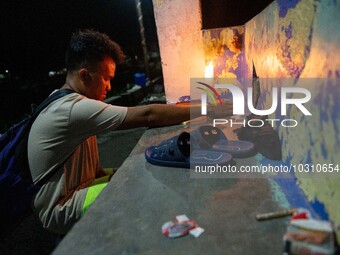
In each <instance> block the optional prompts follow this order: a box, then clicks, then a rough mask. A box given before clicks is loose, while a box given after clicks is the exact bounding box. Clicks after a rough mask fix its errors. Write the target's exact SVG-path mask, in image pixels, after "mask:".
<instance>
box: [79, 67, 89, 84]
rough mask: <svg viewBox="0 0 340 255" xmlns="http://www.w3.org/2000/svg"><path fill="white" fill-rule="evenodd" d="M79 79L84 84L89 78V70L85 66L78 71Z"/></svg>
mask: <svg viewBox="0 0 340 255" xmlns="http://www.w3.org/2000/svg"><path fill="white" fill-rule="evenodd" d="M78 74H79V78H80V80H81V81H82V82H83V83H84V85H86V83H87V81H88V80H89V79H90V78H91V77H90V74H89V71H88V70H87V69H86V68H82V69H80V70H79V72H78Z"/></svg>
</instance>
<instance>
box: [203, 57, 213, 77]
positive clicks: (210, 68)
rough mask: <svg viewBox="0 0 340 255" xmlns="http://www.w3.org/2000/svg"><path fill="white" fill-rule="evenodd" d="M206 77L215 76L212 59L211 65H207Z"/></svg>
mask: <svg viewBox="0 0 340 255" xmlns="http://www.w3.org/2000/svg"><path fill="white" fill-rule="evenodd" d="M204 78H214V65H213V63H212V61H210V62H209V65H207V66H206V67H205V70H204Z"/></svg>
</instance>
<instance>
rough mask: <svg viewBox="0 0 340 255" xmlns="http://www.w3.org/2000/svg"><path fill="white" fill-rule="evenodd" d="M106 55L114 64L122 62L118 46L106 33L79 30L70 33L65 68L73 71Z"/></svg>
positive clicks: (89, 64) (122, 57)
mask: <svg viewBox="0 0 340 255" xmlns="http://www.w3.org/2000/svg"><path fill="white" fill-rule="evenodd" d="M107 56H109V57H111V58H112V59H113V61H114V62H115V63H116V64H120V63H122V62H123V61H124V59H125V55H124V53H123V51H122V49H121V48H120V46H119V45H118V44H117V43H115V42H114V41H112V40H111V39H110V37H109V36H108V35H106V34H104V33H100V32H97V31H94V30H91V29H84V30H79V31H77V32H75V33H73V34H72V37H71V40H70V43H69V46H68V49H67V51H66V69H67V71H74V70H78V69H80V68H83V67H89V66H91V64H95V63H98V62H100V61H102V60H103V59H104V57H107Z"/></svg>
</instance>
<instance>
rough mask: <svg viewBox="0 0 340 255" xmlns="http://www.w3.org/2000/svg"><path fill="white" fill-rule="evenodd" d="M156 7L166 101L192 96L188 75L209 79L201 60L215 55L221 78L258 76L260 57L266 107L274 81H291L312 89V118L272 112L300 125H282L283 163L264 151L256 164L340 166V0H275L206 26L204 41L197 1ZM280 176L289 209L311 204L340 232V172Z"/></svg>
mask: <svg viewBox="0 0 340 255" xmlns="http://www.w3.org/2000/svg"><path fill="white" fill-rule="evenodd" d="M154 7H155V14H156V23H157V27H158V36H159V40H160V48H161V56H162V61H163V71H164V75H165V76H164V78H165V87H166V92H167V97H168V101H170V102H171V101H176V100H177V99H178V97H179V96H181V95H186V94H187V93H188V92H189V80H188V79H189V78H193V77H195V74H198V75H201V76H197V77H203V69H202V68H203V65H204V63H207V62H209V61H210V60H212V61H213V62H214V64H215V70H214V73H215V77H217V78H234V79H235V78H236V79H239V78H245V77H252V64H253V63H254V66H255V67H256V71H257V75H258V76H259V77H260V83H261V98H260V107H262V108H263V109H268V108H269V107H270V106H271V90H272V87H273V86H275V87H280V86H284V85H283V83H284V82H286V81H288V85H289V86H297V87H305V88H308V89H309V90H310V92H311V94H312V98H311V100H310V101H309V103H308V104H306V107H307V109H309V110H310V112H311V113H312V116H310V117H308V116H307V117H306V116H304V115H303V114H302V112H301V111H298V110H296V109H294V108H293V107H291V108H289V109H288V112H287V116H282V115H281V114H280V113H279V112H278V113H274V114H272V116H270V117H272V118H277V119H280V120H282V118H283V117H285V118H290V119H294V120H297V121H298V126H297V127H296V128H284V127H282V126H281V127H280V126H277V127H276V130H277V132H278V133H279V136H280V139H281V143H282V153H283V160H282V161H280V162H273V161H268V160H266V159H265V158H261V157H259V158H258V163H259V164H260V163H263V164H266V163H270V164H273V165H275V164H285V165H287V166H290V165H291V164H308V165H314V166H317V165H320V164H321V165H322V164H330V163H331V164H333V165H334V166H336V165H338V167H340V160H339V159H340V101H339V99H340V84H339V79H340V16H339V13H340V2H339V1H336V0H323V1H319V0H294V1H284V0H277V1H274V2H273V3H272V4H271V5H269V6H268V7H267V8H266V9H265V10H263V11H262V12H261V13H260V14H258V15H257V16H256V17H254V18H253V19H252V20H250V21H249V22H247V23H246V24H245V25H244V26H238V27H232V28H220V29H210V30H205V31H203V33H202V38H203V45H201V38H200V36H199V33H198V32H199V29H200V20H201V18H200V16H199V15H200V11H199V4H198V1H193V0H190V1H177V0H172V1H170V0H168V1H161V0H158V1H157V0H154ZM183 15H184V16H183ZM202 49H203V51H204V54H205V61H203V60H202V59H201V57H202V56H201V52H202ZM195 69H196V70H195ZM178 74H180V76H181V77H179V76H178ZM265 78H273V79H265ZM178 84H180V88H181V89H178V87H176V86H178ZM274 181H275V183H276V184H275V185H274V186H275V187H279V188H280V189H282V190H283V191H284V192H285V194H286V197H287V200H288V202H289V206H290V207H299V206H303V207H308V208H309V209H311V210H313V211H314V213H315V215H316V216H317V217H320V218H323V219H330V220H332V221H333V222H334V223H335V225H336V228H337V231H338V235H339V234H340V203H339V201H340V171H339V172H333V173H331V174H330V173H324V174H322V173H313V174H309V175H306V174H303V173H296V174H294V175H293V176H291V178H288V179H280V178H279V179H275V180H274ZM277 185H278V186H277ZM293 191H294V192H293ZM295 191H296V192H295ZM298 192H300V193H301V196H302V198H301V197H300V195H299V196H298V195H297V193H298ZM300 193H299V194H300ZM305 200H306V201H307V204H306V201H305Z"/></svg>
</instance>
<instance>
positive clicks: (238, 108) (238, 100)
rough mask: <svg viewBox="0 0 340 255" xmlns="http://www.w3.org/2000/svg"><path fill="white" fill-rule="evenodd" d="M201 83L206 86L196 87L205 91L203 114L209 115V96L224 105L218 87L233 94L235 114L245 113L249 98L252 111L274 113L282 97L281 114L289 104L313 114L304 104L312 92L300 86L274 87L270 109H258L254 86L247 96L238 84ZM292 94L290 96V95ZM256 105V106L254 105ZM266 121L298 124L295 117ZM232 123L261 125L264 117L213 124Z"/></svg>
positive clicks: (255, 112)
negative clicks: (254, 96)
mask: <svg viewBox="0 0 340 255" xmlns="http://www.w3.org/2000/svg"><path fill="white" fill-rule="evenodd" d="M198 83H199V84H201V85H203V86H204V87H205V88H201V87H196V88H198V89H200V90H202V91H204V92H205V93H203V94H202V95H201V114H202V115H207V108H208V106H207V100H208V96H209V97H210V98H211V100H212V102H213V104H214V105H217V104H219V105H217V106H216V107H224V106H223V103H222V99H221V97H220V95H219V94H218V92H217V90H216V89H227V90H229V92H230V93H231V95H232V98H233V100H232V106H233V115H245V101H246V99H247V107H248V110H249V112H250V113H252V114H255V115H258V116H266V115H269V114H272V113H274V112H275V111H276V110H277V108H278V104H279V99H280V101H281V102H280V109H281V116H286V115H287V108H288V106H290V105H291V106H292V107H293V106H295V107H297V109H299V110H300V111H301V112H302V113H303V114H304V115H305V116H311V115H312V114H311V113H310V112H309V111H308V109H307V108H306V107H305V106H304V104H305V103H307V102H309V100H310V99H311V93H310V91H309V90H308V89H306V88H299V87H282V88H276V87H273V88H272V91H271V95H272V102H271V107H270V108H269V109H262V110H259V109H256V108H255V107H256V104H257V102H253V101H254V98H253V88H252V87H248V88H247V97H245V95H244V93H243V91H242V90H241V89H240V88H239V87H237V86H236V85H232V84H215V85H214V86H211V85H208V84H205V83H203V82H198ZM279 93H280V94H279ZM293 94H299V95H302V97H301V96H300V98H293V96H291V95H293ZM289 95H290V96H289ZM254 105H255V107H254ZM265 121H267V122H269V123H271V125H272V126H274V123H275V122H280V124H281V125H282V126H284V127H295V126H297V125H298V123H297V121H296V120H294V119H285V118H284V119H283V120H279V119H265ZM228 123H229V124H230V125H231V127H232V125H233V124H243V125H244V126H246V124H248V126H251V127H261V126H263V125H264V120H263V118H261V119H260V118H259V119H251V120H249V121H248V122H247V123H246V120H245V119H244V120H243V121H241V122H239V121H238V122H235V120H234V121H233V120H232V119H229V120H228V119H214V120H213V124H214V126H216V125H225V124H228Z"/></svg>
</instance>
